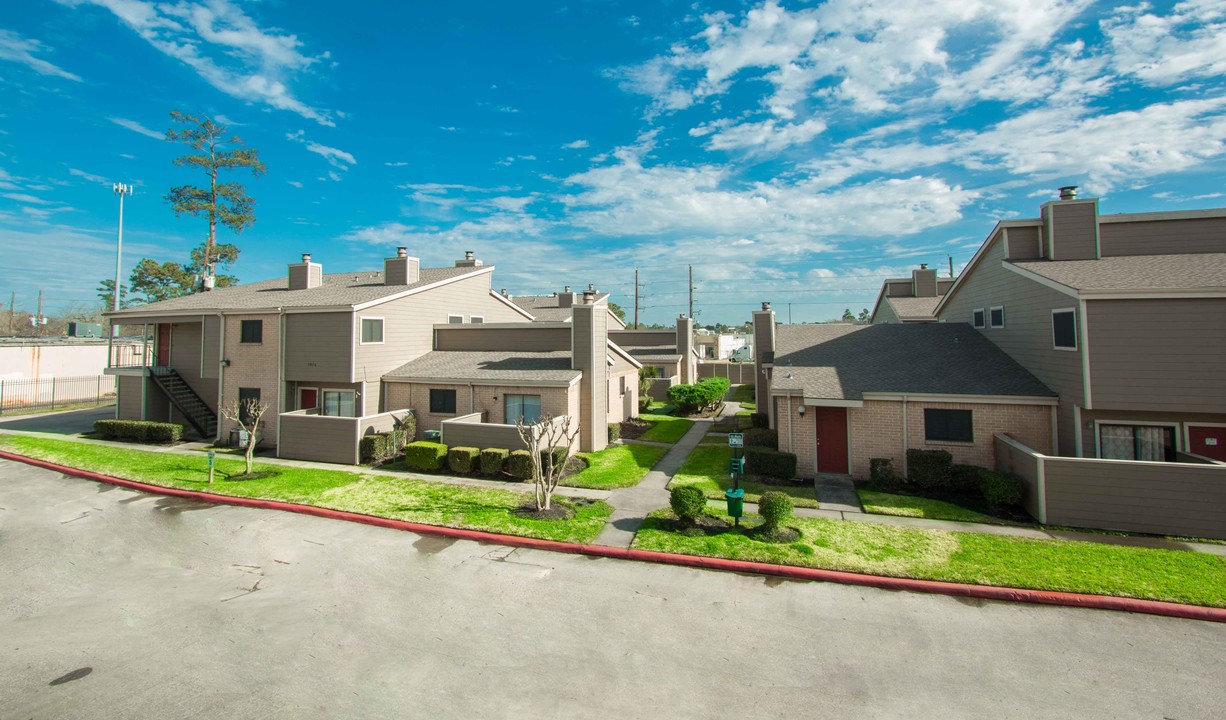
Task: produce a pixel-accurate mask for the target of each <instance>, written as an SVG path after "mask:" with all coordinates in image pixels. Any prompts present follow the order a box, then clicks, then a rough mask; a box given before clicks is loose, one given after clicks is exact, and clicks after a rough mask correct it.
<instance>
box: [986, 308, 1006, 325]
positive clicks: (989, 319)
mask: <svg viewBox="0 0 1226 720" xmlns="http://www.w3.org/2000/svg"><path fill="white" fill-rule="evenodd" d="M997 310H999V311H1000V324H999V325H993V324H992V313H993V312H995V311H997ZM986 320H987V321H988V328H989V329H991V330H1000V329H1002V328H1004V326H1005V306H1004V305H993V306H992V307H990V308H988V316H987V318H986Z"/></svg>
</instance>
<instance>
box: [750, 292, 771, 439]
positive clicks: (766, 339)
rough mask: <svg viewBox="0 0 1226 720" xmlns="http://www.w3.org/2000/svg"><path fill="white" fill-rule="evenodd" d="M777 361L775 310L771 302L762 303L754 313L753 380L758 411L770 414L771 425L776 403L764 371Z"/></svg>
mask: <svg viewBox="0 0 1226 720" xmlns="http://www.w3.org/2000/svg"><path fill="white" fill-rule="evenodd" d="M774 362H775V311H774V310H771V304H770V303H768V302H764V303H762V309H761V310H758V311H756V312H754V314H753V380H754V390H755V391H756V392H757V394H756V395H755V397H757V398H758V401H757V402H758V412H763V408H764V407H765V408H766V409H765V412H766V413H767V414H769V415H770V426H771V427H775V404H774V403H773V402H771V400H770V388H771V386H770V380H769V379H768V378H767V376H766V375H763V374H762V373H763V372H764V371H765V372H770V370H769V369H766V368H764V367H763V366H764V365H766V364H768V363H770V364H773V363H774Z"/></svg>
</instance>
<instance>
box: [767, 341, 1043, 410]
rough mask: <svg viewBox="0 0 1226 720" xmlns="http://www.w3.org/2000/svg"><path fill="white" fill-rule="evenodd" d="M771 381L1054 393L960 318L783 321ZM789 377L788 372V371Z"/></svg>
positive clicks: (834, 391)
mask: <svg viewBox="0 0 1226 720" xmlns="http://www.w3.org/2000/svg"><path fill="white" fill-rule="evenodd" d="M775 348H776V351H775V369H774V373H773V376H772V381H771V384H772V387H773V388H774V389H778V390H802V391H803V392H804V395H805V397H814V398H824V399H832V400H860V399H862V397H863V394H864V393H866V392H884V393H929V394H940V395H1016V396H1027V397H1054V396H1055V393H1053V392H1052V391H1051V390H1049V389H1048V388H1047V387H1046V386H1045V385H1043V383H1041V382H1039V380H1038V379H1037V378H1035V376H1033V375H1031V374H1030V373H1029V372H1028V371H1027V370H1026V369H1025V368H1023V367H1022V366H1021V365H1018V364H1017V363H1016V362H1014V360H1013V359H1012V358H1010V357H1009V356H1008V355H1006V354H1005V353H1004V352H1003V351H1002V350H1000V349H999V348H997V347H996V346H995V345H993V344H992V343H991V342H990V341H989V340H987V338H985V337H983V336H982V335H981V334H980V333H979V332H977V331H975V330H974V329H973V328H971V327H970V326H969V325H967V324H965V323H939V324H928V323H924V324H915V325H843V324H831V325H780V326H779V328H778V329H777V331H776V343H775ZM789 376H790V377H789Z"/></svg>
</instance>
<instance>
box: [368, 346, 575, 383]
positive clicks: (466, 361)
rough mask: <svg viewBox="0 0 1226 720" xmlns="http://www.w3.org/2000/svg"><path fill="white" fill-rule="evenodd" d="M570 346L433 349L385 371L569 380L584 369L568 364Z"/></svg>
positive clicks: (408, 375)
mask: <svg viewBox="0 0 1226 720" xmlns="http://www.w3.org/2000/svg"><path fill="white" fill-rule="evenodd" d="M570 365H571V354H570V351H569V350H554V351H550V352H524V351H522V350H503V351H491V350H434V351H432V352H428V353H426V354H425V355H422V356H421V357H419V358H417V359H416V360H413V361H412V362H409V363H405V364H404V365H401V366H400V367H398V368H396V369H395V370H392V371H391V372H389V373H387V374H386V375H384V376H383V377H384V378H387V379H389V380H391V379H402V380H410V379H411V380H466V381H467V380H493V381H497V382H504V383H508V384H513V383H517V382H527V383H539V382H551V383H569V382H571V381H572V380H574V379H575V378H578V377H580V376H581V375H582V374H583V373H581V372H580V371H578V370H574V369H572V368H571V366H570Z"/></svg>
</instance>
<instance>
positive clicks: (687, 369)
mask: <svg viewBox="0 0 1226 720" xmlns="http://www.w3.org/2000/svg"><path fill="white" fill-rule="evenodd" d="M677 352H678V353H679V354H680V355H681V384H682V385H692V384H694V383H696V382H698V363H697V362H696V361H695V360H694V321H693V320H692V319H690V318H688V317H686V316H685V315H680V316H678V317H677Z"/></svg>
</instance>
